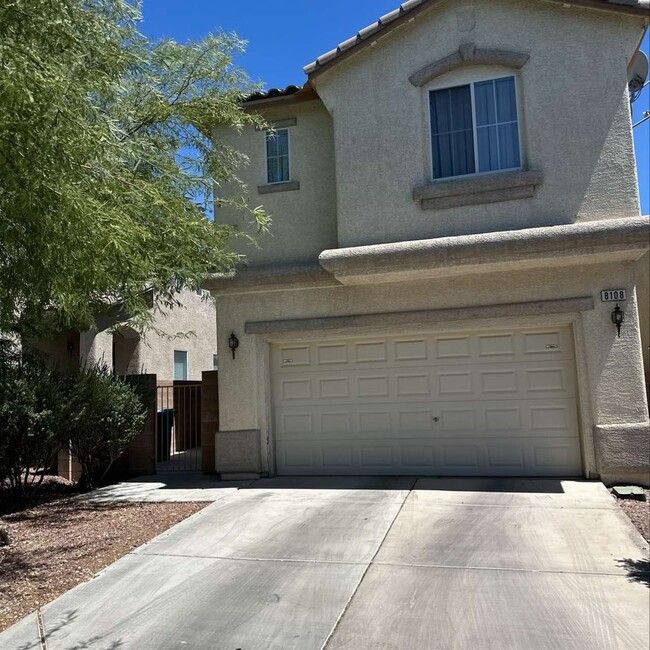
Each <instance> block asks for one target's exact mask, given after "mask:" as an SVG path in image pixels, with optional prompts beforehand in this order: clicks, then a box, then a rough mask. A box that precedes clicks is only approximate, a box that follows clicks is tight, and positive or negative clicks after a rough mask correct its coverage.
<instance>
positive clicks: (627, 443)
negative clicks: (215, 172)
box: [206, 0, 650, 483]
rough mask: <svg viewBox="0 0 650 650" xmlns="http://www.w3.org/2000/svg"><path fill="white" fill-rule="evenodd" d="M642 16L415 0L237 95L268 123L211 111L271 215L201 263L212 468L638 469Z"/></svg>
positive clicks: (546, 3) (292, 471) (610, 7)
mask: <svg viewBox="0 0 650 650" xmlns="http://www.w3.org/2000/svg"><path fill="white" fill-rule="evenodd" d="M647 25H648V3H647V2H646V1H645V0H640V1H636V0H578V1H571V2H557V1H555V0H534V1H531V0H528V1H526V0H453V1H452V0H410V1H409V2H406V3H405V4H403V5H402V6H401V7H399V8H398V9H396V10H395V11H394V12H392V13H390V14H388V15H386V16H384V17H383V18H381V19H380V20H379V21H378V22H377V23H375V24H373V25H370V26H368V27H367V28H365V29H362V30H361V31H360V32H359V33H358V34H357V35H356V36H353V37H352V38H351V39H349V40H347V41H345V42H344V43H342V44H340V45H339V46H338V47H337V48H336V49H334V50H332V51H331V52H328V53H327V54H325V55H323V56H321V57H320V58H319V59H318V60H317V61H316V62H315V63H312V64H311V65H308V66H307V67H306V68H305V72H306V73H307V75H308V81H307V83H306V84H305V85H304V87H288V88H287V89H285V90H284V91H271V92H268V93H261V94H258V95H255V96H252V97H250V98H249V99H248V101H247V102H246V103H245V110H247V111H255V112H259V113H261V114H263V115H264V116H265V117H266V118H267V120H268V121H269V122H271V123H272V124H273V125H274V128H275V130H274V131H273V132H270V133H266V132H264V131H259V130H255V129H254V128H250V129H248V130H245V131H244V132H243V133H241V134H238V133H235V132H231V131H228V130H225V129H217V130H216V132H215V137H216V138H219V139H221V141H223V142H225V143H226V144H228V145H231V146H234V147H236V148H237V149H239V150H240V151H242V152H244V153H245V154H247V155H248V156H249V158H250V161H251V164H250V165H249V167H248V168H247V169H246V170H245V172H244V175H243V180H244V181H245V182H246V183H247V184H248V186H249V188H250V189H251V190H252V193H253V195H254V198H253V200H254V201H256V200H258V201H259V203H262V204H264V206H265V207H266V208H267V209H268V210H269V211H270V212H271V213H272V215H273V217H274V223H273V227H272V231H271V234H270V235H269V236H265V237H263V239H262V241H261V247H260V248H259V249H253V248H252V247H251V248H250V249H246V250H243V251H242V252H244V253H245V254H246V256H247V258H248V264H247V266H246V267H245V268H243V269H241V270H239V271H238V272H237V274H236V276H235V277H234V278H232V279H229V278H220V277H214V278H212V279H211V280H210V281H209V282H207V283H206V288H208V289H210V290H211V291H212V292H213V293H215V294H216V295H217V321H218V331H219V332H220V337H219V339H220V340H219V358H220V359H221V363H220V376H219V398H220V428H221V430H220V431H219V432H218V433H217V438H216V449H217V454H216V462H217V469H218V470H219V471H220V472H221V473H222V474H223V475H224V476H226V477H228V476H230V477H234V476H236V475H245V474H251V475H308V474H311V475H338V474H348V475H349V474H374V475H383V474H400V475H406V474H408V475H449V476H454V475H464V476H468V475H477V476H481V475H484V476H582V477H590V478H597V477H600V478H602V479H603V480H605V481H614V480H616V481H619V480H620V481H634V482H642V483H648V468H649V464H650V463H649V455H650V447H649V445H650V437H649V428H648V405H647V399H646V391H645V385H644V367H643V364H644V358H643V352H642V348H643V347H645V348H647V345H648V341H647V338H645V337H646V333H647V316H640V309H641V310H645V312H646V313H647V294H646V291H647V288H646V289H643V288H642V287H641V286H638V285H639V282H640V281H639V279H638V278H639V277H641V276H644V274H643V273H642V272H641V271H642V270H643V268H642V267H643V265H644V264H645V265H647V263H648V262H647V259H648V258H647V251H648V238H649V233H650V231H649V229H648V219H647V218H643V217H641V216H640V214H639V199H638V187H637V178H636V172H635V158H634V150H633V138H632V130H631V123H630V107H629V98H628V93H627V75H628V72H627V68H628V64H629V62H630V60H631V57H632V56H633V55H634V53H635V51H636V50H637V48H638V47H639V44H640V42H641V39H642V36H643V34H644V30H645V29H646V27H647ZM218 218H221V219H222V220H224V221H229V222H231V223H236V221H235V217H234V216H231V215H230V214H228V213H222V214H221V215H219V216H218ZM644 256H646V257H645V258H644ZM646 277H647V275H646ZM603 292H607V293H603ZM619 292H620V293H619ZM617 306H618V310H617ZM616 318H618V319H619V320H620V318H622V319H623V322H622V323H620V322H619V325H620V336H619V334H618V331H617V329H618V328H617V326H616V324H615V323H614V322H613V319H616ZM642 319H643V320H642ZM640 322H645V323H646V330H644V328H643V327H642V326H641V325H640ZM231 333H234V334H235V335H236V337H237V338H238V340H239V347H238V348H237V349H236V350H235V353H234V355H233V354H232V353H231V351H230V350H229V337H230V335H231ZM642 336H643V337H644V338H645V340H644V342H643V344H642Z"/></svg>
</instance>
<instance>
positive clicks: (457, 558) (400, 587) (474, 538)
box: [0, 478, 650, 650]
mask: <svg viewBox="0 0 650 650" xmlns="http://www.w3.org/2000/svg"><path fill="white" fill-rule="evenodd" d="M179 489H180V488H179ZM198 489H201V488H198ZM212 489H214V490H222V489H223V490H228V489H230V490H231V491H229V492H219V493H217V492H214V493H213V494H214V496H217V494H222V495H223V496H222V497H221V498H219V499H218V500H215V503H213V504H212V505H210V506H208V507H207V508H206V509H205V510H203V511H201V512H200V513H198V514H196V515H194V516H193V517H191V518H190V519H188V520H186V521H184V522H182V523H180V524H179V525H177V526H175V527H174V528H173V529H171V530H170V531H168V532H166V533H164V534H162V535H160V536H159V537H157V538H156V539H154V540H152V541H151V542H150V543H149V544H146V545H145V546H143V547H141V548H139V549H137V550H136V551H135V552H134V553H131V554H130V555H128V556H126V557H125V558H123V559H121V560H119V561H118V562H116V563H115V564H114V565H112V566H111V567H109V568H108V569H106V570H105V571H104V572H103V573H101V574H100V575H99V576H98V577H96V578H95V579H94V580H92V581H90V582H88V583H86V584H84V585H80V586H79V587H77V588H75V589H73V590H72V591H70V592H68V593H67V594H65V595H64V596H62V597H61V598H59V599H58V600H56V601H54V602H53V603H51V604H50V605H48V606H46V607H45V608H44V624H45V628H46V631H47V635H48V636H47V639H48V647H49V650H62V649H66V650H71V649H72V648H86V647H87V648H98V649H105V648H120V649H130V648H133V649H149V648H151V649H152V650H153V649H156V650H159V649H160V650H166V649H171V648H192V649H193V650H194V649H196V650H201V649H206V650H207V649H208V648H209V649H211V650H214V649H223V650H235V649H236V648H241V649H242V650H257V649H259V650H267V649H271V648H277V649H278V650H279V649H282V650H289V649H294V648H295V649H296V650H311V649H314V650H318V649H324V648H326V649H327V650H330V649H334V648H336V649H342V648H346V649H350V650H364V649H366V648H367V649H376V648H382V649H388V648H395V649H398V648H399V649H400V650H402V649H408V650H418V649H420V648H422V649H423V650H428V649H434V648H440V649H445V650H446V649H451V648H454V649H455V648H458V649H463V650H464V649H472V650H482V649H486V650H487V649H498V650H505V649H510V648H512V649H513V650H514V649H517V650H520V649H525V650H537V649H548V650H556V649H557V648H562V649H563V650H565V649H584V650H587V649H588V650H599V649H603V650H604V649H605V648H607V649H608V650H609V649H612V648H618V649H620V650H636V649H639V650H647V648H648V643H649V641H650V639H649V631H648V630H649V626H650V620H649V605H650V600H649V591H648V582H647V578H644V577H643V575H642V574H641V572H640V570H639V569H642V568H643V566H644V564H643V562H644V557H647V556H644V554H645V553H647V548H646V546H645V544H644V543H643V541H642V540H641V538H640V536H639V535H638V533H636V531H635V530H634V529H633V528H632V526H631V524H630V523H629V521H628V520H627V519H626V517H625V516H624V515H623V513H622V512H621V511H620V509H619V508H618V506H617V505H616V504H615V502H614V500H613V499H612V498H611V496H610V495H609V493H608V492H607V490H606V489H605V488H604V487H603V486H602V485H601V484H599V483H595V482H579V481H578V482H576V481H559V480H549V481H541V480H490V479H421V480H414V479H411V478H332V479H329V478H328V479H325V478H322V479H318V478H310V479H266V480H261V481H254V482H248V483H246V484H245V485H241V486H240V487H239V489H235V488H226V487H223V488H222V487H213V488H212ZM0 647H2V648H3V650H4V649H5V648H6V649H7V650H14V649H15V650H17V649H18V648H20V649H21V650H29V649H30V648H34V649H38V648H40V642H39V639H38V626H37V621H36V617H35V616H34V615H32V616H29V617H27V618H26V619H24V620H23V621H21V622H20V623H18V624H17V625H15V626H14V627H13V628H11V629H9V630H8V631H7V632H5V633H4V634H2V635H0Z"/></svg>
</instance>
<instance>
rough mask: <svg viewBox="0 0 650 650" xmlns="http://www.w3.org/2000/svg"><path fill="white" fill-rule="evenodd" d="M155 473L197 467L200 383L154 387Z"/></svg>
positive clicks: (199, 435)
mask: <svg viewBox="0 0 650 650" xmlns="http://www.w3.org/2000/svg"><path fill="white" fill-rule="evenodd" d="M156 406H157V409H156V411H157V412H156V473H157V474H162V473H166V472H198V471H200V470H201V382H192V381H175V382H174V383H173V385H169V386H158V388H157V400H156Z"/></svg>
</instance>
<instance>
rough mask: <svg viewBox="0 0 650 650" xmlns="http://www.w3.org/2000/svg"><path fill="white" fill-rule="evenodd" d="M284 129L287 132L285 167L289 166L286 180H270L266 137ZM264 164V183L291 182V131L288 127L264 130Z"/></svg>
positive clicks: (279, 183)
mask: <svg viewBox="0 0 650 650" xmlns="http://www.w3.org/2000/svg"><path fill="white" fill-rule="evenodd" d="M281 131H286V133H287V167H288V168H289V173H288V178H287V180H286V181H271V180H270V179H269V150H268V137H269V135H270V134H272V133H280V132H281ZM264 165H265V167H266V184H267V185H282V184H283V183H290V182H291V133H290V129H289V127H284V128H282V129H275V130H274V131H264Z"/></svg>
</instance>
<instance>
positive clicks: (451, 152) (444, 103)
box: [429, 77, 521, 179]
mask: <svg viewBox="0 0 650 650" xmlns="http://www.w3.org/2000/svg"><path fill="white" fill-rule="evenodd" d="M429 106H430V110H431V146H432V160H433V178H434V179H436V178H449V177H451V176H464V175H467V174H476V173H486V172H494V171H502V170H508V169H520V168H521V151H520V145H519V119H518V114H517V93H516V89H515V78H514V77H503V78H501V79H490V80H489V81H480V82H476V83H472V84H468V85H466V86H457V87H455V88H445V89H444V90H433V91H431V92H430V93H429Z"/></svg>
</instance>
